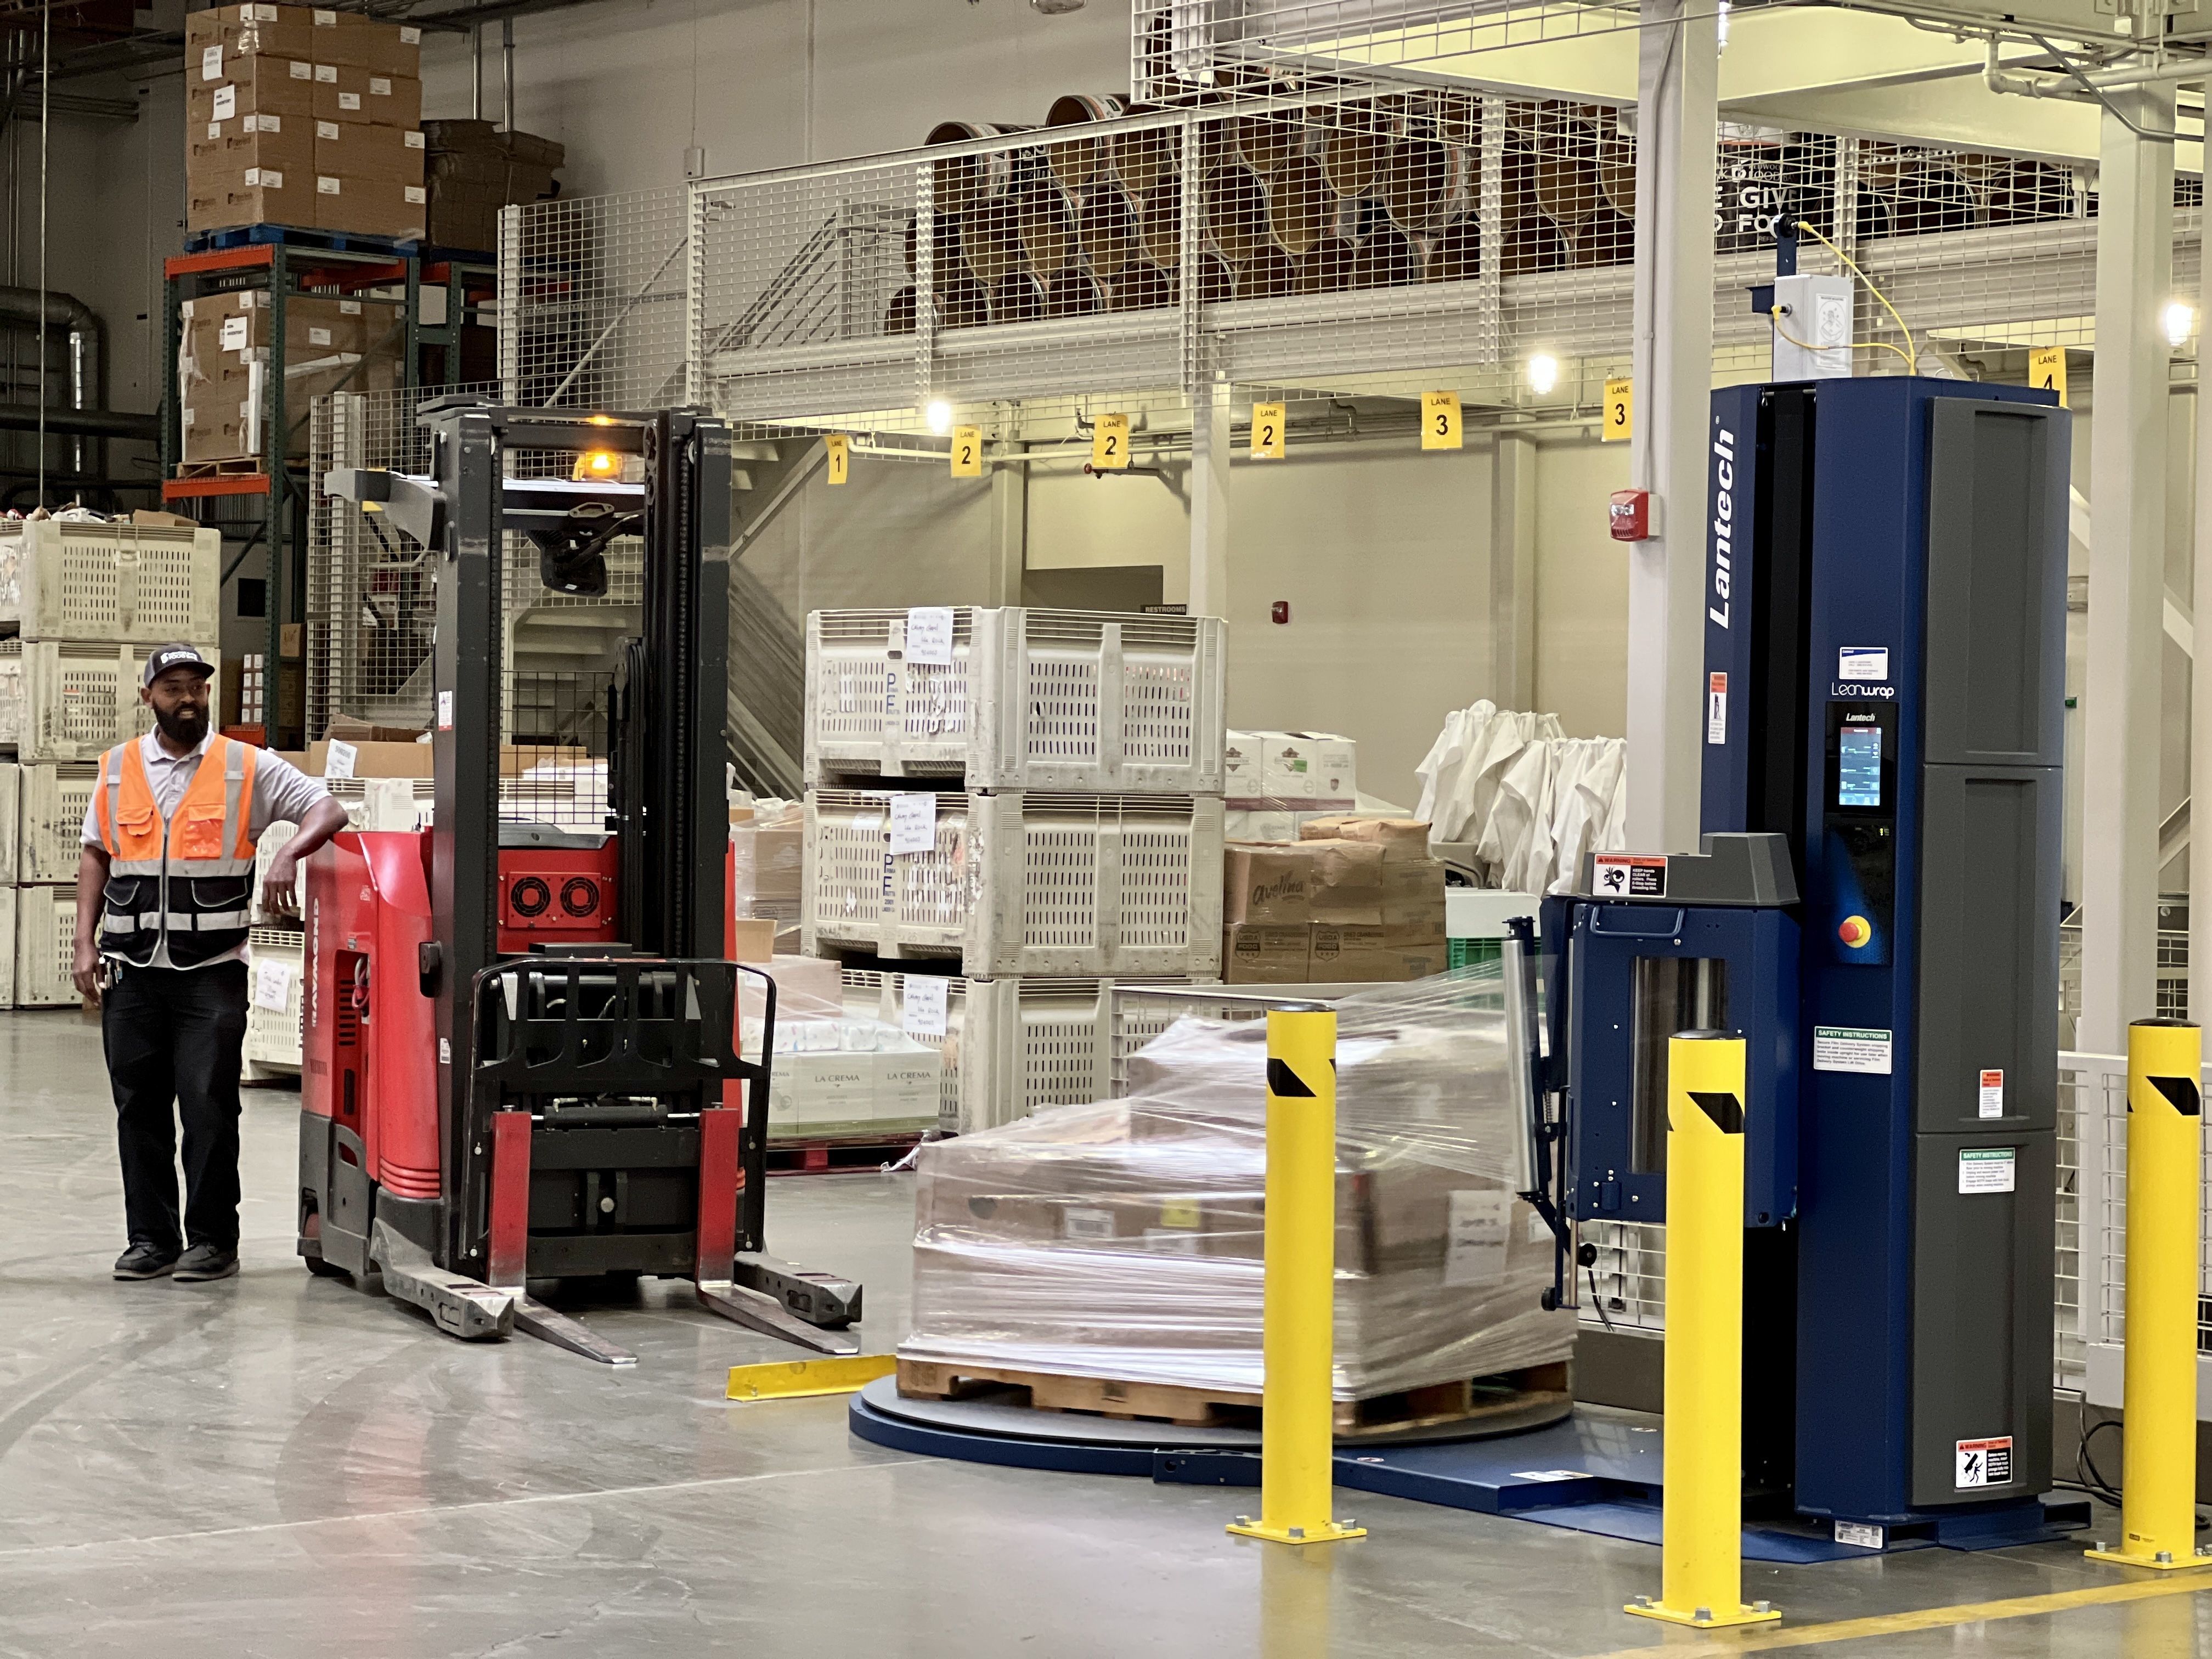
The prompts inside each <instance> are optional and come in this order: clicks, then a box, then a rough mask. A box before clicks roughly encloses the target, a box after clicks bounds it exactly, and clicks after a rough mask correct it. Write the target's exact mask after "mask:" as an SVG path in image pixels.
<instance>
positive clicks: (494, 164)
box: [422, 121, 567, 252]
mask: <svg viewBox="0 0 2212 1659" xmlns="http://www.w3.org/2000/svg"><path fill="white" fill-rule="evenodd" d="M422 131H423V136H424V138H425V140H426V141H427V142H428V145H429V158H430V165H429V184H430V240H432V241H434V242H435V243H437V244H438V245H439V246H441V247H455V248H467V249H478V250H482V251H484V252H489V251H491V250H492V249H494V248H496V247H497V246H499V210H501V208H503V207H507V206H510V205H512V204H517V203H529V202H535V201H537V200H538V198H539V197H544V196H550V195H552V194H553V193H554V191H555V188H556V186H555V184H554V179H553V175H554V174H555V173H557V172H558V171H560V169H561V167H562V163H563V162H564V161H566V160H567V152H566V151H565V150H563V149H562V147H561V146H560V145H559V144H557V143H554V142H553V140H551V139H550V138H539V137H533V136H532V135H531V134H529V133H527V132H507V131H503V130H502V129H501V128H499V127H495V126H494V125H492V124H491V123H490V122H489V121H426V122H424V123H423V124H422Z"/></svg>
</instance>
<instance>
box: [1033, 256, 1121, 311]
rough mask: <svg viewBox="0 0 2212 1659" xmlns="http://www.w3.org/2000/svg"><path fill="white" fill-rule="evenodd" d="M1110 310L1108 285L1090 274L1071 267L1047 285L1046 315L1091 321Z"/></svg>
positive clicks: (1045, 293) (1045, 292)
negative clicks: (1081, 318)
mask: <svg viewBox="0 0 2212 1659" xmlns="http://www.w3.org/2000/svg"><path fill="white" fill-rule="evenodd" d="M1105 309H1106V285H1105V284H1104V283H1101V282H1100V281H1099V280H1098V279H1097V277H1096V276H1092V275H1091V273H1090V272H1089V271H1087V270H1079V269H1078V268H1077V267H1075V266H1073V265H1070V266H1069V267H1068V268H1067V269H1066V270H1063V271H1061V272H1060V274H1059V275H1058V276H1054V278H1053V279H1052V281H1050V282H1049V283H1046V284H1045V290H1044V314H1045V315H1046V316H1048V317H1088V316H1091V314H1092V313H1096V312H1101V311H1103V310H1105Z"/></svg>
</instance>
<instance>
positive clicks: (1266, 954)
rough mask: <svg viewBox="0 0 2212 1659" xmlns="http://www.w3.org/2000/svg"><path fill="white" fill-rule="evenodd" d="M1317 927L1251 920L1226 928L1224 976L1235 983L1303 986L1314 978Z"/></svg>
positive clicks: (1222, 959) (1223, 942)
mask: <svg viewBox="0 0 2212 1659" xmlns="http://www.w3.org/2000/svg"><path fill="white" fill-rule="evenodd" d="M1312 946H1313V929H1312V928H1311V927H1306V926H1299V927H1266V926H1262V925H1258V924H1255V923H1251V922H1245V923H1242V924H1240V925H1238V926H1236V927H1229V928H1226V929H1225V930H1224V931H1223V933H1222V938H1221V977H1222V979H1223V980H1224V981H1225V982H1226V983H1228V984H1231V985H1303V984H1304V983H1305V982H1306V981H1308V980H1310V979H1311V978H1312V977H1313V974H1312V961H1313V950H1312Z"/></svg>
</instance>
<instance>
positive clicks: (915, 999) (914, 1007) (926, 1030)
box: [899, 974, 952, 1037]
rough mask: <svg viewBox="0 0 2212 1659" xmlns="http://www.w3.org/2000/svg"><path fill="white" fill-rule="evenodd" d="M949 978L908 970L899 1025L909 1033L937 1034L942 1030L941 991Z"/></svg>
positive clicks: (939, 1034) (943, 1016)
mask: <svg viewBox="0 0 2212 1659" xmlns="http://www.w3.org/2000/svg"><path fill="white" fill-rule="evenodd" d="M951 988H952V981H951V980H949V979H939V977H938V976H937V975H934V974H908V975H907V976H906V994H905V995H904V997H902V999H901V1000H900V1006H899V1026H900V1029H901V1030H903V1031H905V1033H906V1034H907V1035H908V1036H911V1037H925V1036H932V1037H941V1036H944V1035H945V1000H946V998H945V993H946V992H948V991H950V990H951Z"/></svg>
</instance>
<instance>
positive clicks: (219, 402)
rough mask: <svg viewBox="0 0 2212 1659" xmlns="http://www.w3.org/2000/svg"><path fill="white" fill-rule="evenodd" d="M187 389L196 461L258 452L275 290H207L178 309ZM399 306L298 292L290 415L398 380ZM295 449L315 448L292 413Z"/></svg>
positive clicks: (288, 374) (288, 360)
mask: <svg viewBox="0 0 2212 1659" xmlns="http://www.w3.org/2000/svg"><path fill="white" fill-rule="evenodd" d="M178 313H179V314H178V319H177V320H178V343H177V386H178V392H179V411H180V414H181V416H182V425H183V428H184V432H183V436H184V450H183V457H184V459H185V460H188V461H199V460H224V459H237V458H244V457H248V456H254V455H258V454H259V453H261V451H262V448H263V444H262V441H261V431H260V422H261V420H262V417H263V416H264V412H265V410H266V408H267V401H266V400H267V385H266V376H267V374H268V372H269V364H270V350H269V346H270V341H271V339H272V338H273V337H274V332H275V331H274V328H273V325H272V324H271V321H270V319H271V316H272V314H273V312H272V307H270V300H269V291H268V290H267V289H242V290H240V291H238V292H236V293H231V294H216V295H203V296H201V297H199V298H197V299H191V300H186V301H182V302H181V303H180V304H179V307H178ZM395 315H396V312H395V308H394V307H392V306H391V305H389V304H386V303H383V302H380V301H374V300H343V299H336V298H329V297H325V296H323V295H293V296H291V297H290V298H289V299H288V300H287V301H285V306H284V343H285V349H284V358H285V379H284V395H285V401H286V404H287V406H288V409H287V413H288V416H296V415H297V413H299V412H300V411H303V410H306V409H307V405H308V402H309V400H310V399H312V398H315V397H318V396H319V395H320V394H322V393H324V392H336V391H340V390H346V391H356V392H380V391H385V390H387V389H389V388H390V387H392V386H395V385H397V384H398V374H399V359H400V353H401V341H400V338H399V337H398V334H397V333H396V332H395V331H393V329H392V322H393V319H394V317H395ZM287 424H288V426H290V427H291V428H293V430H292V432H291V434H290V436H291V445H290V451H289V453H292V454H295V455H297V454H305V453H307V423H306V422H301V421H298V420H296V419H295V418H288V422H287Z"/></svg>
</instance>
